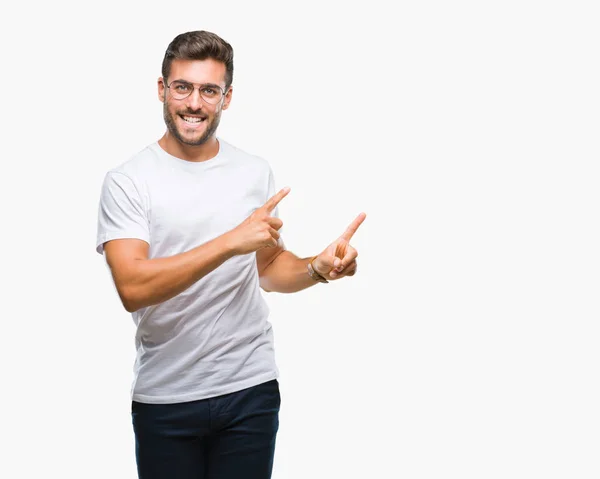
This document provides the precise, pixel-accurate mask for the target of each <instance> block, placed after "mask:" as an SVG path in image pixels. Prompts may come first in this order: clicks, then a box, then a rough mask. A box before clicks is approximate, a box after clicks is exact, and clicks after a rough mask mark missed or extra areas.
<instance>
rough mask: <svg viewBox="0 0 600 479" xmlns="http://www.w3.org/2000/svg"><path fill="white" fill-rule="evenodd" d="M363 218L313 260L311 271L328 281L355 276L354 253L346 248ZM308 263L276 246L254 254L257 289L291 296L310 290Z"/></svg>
mask: <svg viewBox="0 0 600 479" xmlns="http://www.w3.org/2000/svg"><path fill="white" fill-rule="evenodd" d="M365 218H366V215H365V214H364V213H361V214H360V215H358V217H357V218H356V219H355V220H354V221H353V222H352V223H351V224H350V226H348V228H347V229H346V231H345V232H344V234H342V236H340V237H339V238H338V239H337V240H335V241H334V242H333V243H331V244H330V245H329V246H328V247H327V248H325V250H324V251H323V252H322V253H321V254H319V255H318V256H317V257H316V258H315V260H314V262H313V266H314V269H315V271H316V272H317V273H319V274H320V275H321V276H323V277H324V278H325V279H327V280H328V281H332V280H337V279H341V278H343V277H345V276H354V274H356V268H357V263H356V258H357V257H358V252H357V251H356V249H355V248H353V247H352V246H351V245H350V239H351V238H352V235H354V233H355V232H356V230H357V229H358V227H359V226H360V225H361V224H362V222H363V221H364V220H365ZM310 260H311V258H298V257H297V256H296V255H294V254H293V253H291V252H290V251H286V250H284V249H283V248H282V247H279V246H278V247H276V248H268V249H262V250H259V251H257V252H256V264H257V268H258V275H259V278H260V286H261V287H262V288H263V289H264V290H265V291H267V292H277V293H295V292H297V291H301V290H303V289H306V288H309V287H310V286H314V285H315V284H317V283H318V282H317V281H315V280H314V279H312V278H311V277H310V275H309V274H308V262H309V261H310Z"/></svg>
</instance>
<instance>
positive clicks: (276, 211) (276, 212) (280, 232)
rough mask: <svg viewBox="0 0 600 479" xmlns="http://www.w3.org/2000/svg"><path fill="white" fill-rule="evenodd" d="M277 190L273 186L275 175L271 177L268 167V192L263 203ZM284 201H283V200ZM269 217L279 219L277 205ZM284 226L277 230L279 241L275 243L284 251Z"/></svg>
mask: <svg viewBox="0 0 600 479" xmlns="http://www.w3.org/2000/svg"><path fill="white" fill-rule="evenodd" d="M278 191H279V190H278V189H277V187H276V184H275V175H273V170H272V169H271V167H269V186H268V192H267V198H266V200H265V202H266V201H267V200H268V199H269V198H271V197H272V196H273V195H274V194H275V193H277V192H278ZM283 201H285V199H284V200H283ZM271 216H273V217H275V218H279V205H277V206H276V207H275V209H273V211H272V212H271ZM284 228H285V225H284V226H282V227H281V229H280V230H279V235H280V236H279V240H278V241H277V244H278V245H279V246H280V247H282V248H283V249H285V243H284V242H283V231H284Z"/></svg>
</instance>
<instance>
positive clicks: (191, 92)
mask: <svg viewBox="0 0 600 479" xmlns="http://www.w3.org/2000/svg"><path fill="white" fill-rule="evenodd" d="M173 83H184V84H186V85H191V87H192V90H191V91H190V93H189V94H188V95H187V96H184V97H183V98H176V97H175V96H174V95H173V92H172V91H171V85H172V84H173ZM196 85H199V86H196ZM165 86H166V87H167V88H168V89H169V94H170V95H171V97H172V98H173V99H174V100H177V101H182V100H186V99H187V98H189V97H190V96H192V94H193V93H194V90H198V93H200V98H202V101H204V102H205V103H208V104H209V105H218V104H219V102H220V101H221V100H222V99H223V98H225V95H227V92H228V91H229V88H227V90H223V88H221V87H220V86H219V85H215V84H214V83H192V82H189V81H184V80H173V81H172V82H171V83H167V82H165ZM207 86H208V87H211V88H218V89H219V90H221V98H219V100H218V101H217V102H216V103H211V102H210V101H208V100H207V99H206V98H204V96H203V95H202V88H204V87H207Z"/></svg>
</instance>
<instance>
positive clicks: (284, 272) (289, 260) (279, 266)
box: [260, 250, 318, 293]
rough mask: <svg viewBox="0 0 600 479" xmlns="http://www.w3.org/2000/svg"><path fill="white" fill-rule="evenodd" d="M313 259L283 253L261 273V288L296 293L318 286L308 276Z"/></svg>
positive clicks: (286, 252)
mask: <svg viewBox="0 0 600 479" xmlns="http://www.w3.org/2000/svg"><path fill="white" fill-rule="evenodd" d="M310 259H311V258H298V257H297V256H296V255H294V254H293V253H291V252H290V251H287V250H285V251H282V252H281V253H280V254H279V255H278V256H277V257H276V258H275V259H274V260H273V261H272V262H271V263H270V264H269V265H268V266H267V267H266V268H265V269H264V270H263V271H262V273H261V275H260V286H261V287H262V288H263V289H264V290H265V291H269V292H276V293H295V292H297V291H301V290H303V289H306V288H309V287H311V286H314V285H315V284H318V282H317V281H315V280H314V279H312V278H311V277H310V276H309V275H308V269H307V267H308V262H309V261H310Z"/></svg>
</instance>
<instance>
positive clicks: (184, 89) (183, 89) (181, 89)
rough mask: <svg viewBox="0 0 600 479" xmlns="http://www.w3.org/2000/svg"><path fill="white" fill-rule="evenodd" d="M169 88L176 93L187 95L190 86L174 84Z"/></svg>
mask: <svg viewBox="0 0 600 479" xmlns="http://www.w3.org/2000/svg"><path fill="white" fill-rule="evenodd" d="M171 88H173V89H174V90H175V91H176V92H178V93H187V92H189V91H190V88H191V87H190V85H186V84H185V83H176V84H175V85H171Z"/></svg>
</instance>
